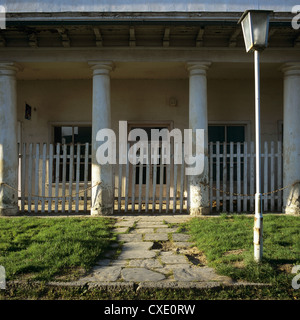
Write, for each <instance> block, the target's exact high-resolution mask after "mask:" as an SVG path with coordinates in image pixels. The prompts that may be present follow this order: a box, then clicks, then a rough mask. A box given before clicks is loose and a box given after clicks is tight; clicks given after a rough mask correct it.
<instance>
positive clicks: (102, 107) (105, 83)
mask: <svg viewBox="0 0 300 320" xmlns="http://www.w3.org/2000/svg"><path fill="white" fill-rule="evenodd" d="M89 64H90V65H91V68H92V69H93V121H92V186H94V185H96V184H97V183H101V184H100V185H99V186H97V187H94V188H93V189H92V208H91V214H92V215H110V214H112V213H113V172H112V165H111V164H104V165H100V164H99V163H98V162H97V160H96V152H97V149H98V147H99V146H100V144H101V142H99V141H96V135H97V132H98V131H99V130H100V129H105V128H111V110H110V71H111V70H112V68H113V64H112V63H111V62H101V61H99V62H98V61H97V62H91V63H89Z"/></svg>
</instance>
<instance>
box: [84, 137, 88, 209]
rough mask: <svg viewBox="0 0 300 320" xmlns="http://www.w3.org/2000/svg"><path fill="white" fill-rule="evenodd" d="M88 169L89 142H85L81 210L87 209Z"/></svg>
mask: <svg viewBox="0 0 300 320" xmlns="http://www.w3.org/2000/svg"><path fill="white" fill-rule="evenodd" d="M88 169H89V143H86V144H85V149H84V190H85V191H84V200H83V201H84V203H83V210H84V212H86V211H87V187H88V172H89V171H88Z"/></svg>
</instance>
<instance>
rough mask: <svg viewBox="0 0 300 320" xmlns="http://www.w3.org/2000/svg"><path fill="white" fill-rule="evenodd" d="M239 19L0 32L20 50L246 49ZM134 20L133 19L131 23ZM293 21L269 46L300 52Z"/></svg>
mask: <svg viewBox="0 0 300 320" xmlns="http://www.w3.org/2000/svg"><path fill="white" fill-rule="evenodd" d="M238 17H239V16H236V17H234V18H233V17H231V20H229V21H228V20H227V19H225V18H224V17H223V18H222V19H220V20H210V19H209V18H208V17H206V19H207V20H204V21H193V19H192V18H191V17H189V18H187V20H186V21H152V22H149V21H134V20H130V21H112V20H110V21H106V20H105V19H104V18H103V17H102V20H101V19H100V20H99V19H96V18H95V17H94V20H89V21H86V22H85V23H83V22H78V21H73V22H72V21H68V22H64V21H59V20H53V21H51V22H49V21H48V22H45V21H44V22H43V23H41V22H40V23H39V22H38V21H34V22H32V21H26V20H25V21H24V20H22V19H24V17H23V18H20V17H19V19H17V18H16V19H15V20H12V21H10V20H9V21H8V22H7V28H6V29H3V30H0V46H2V47H12V48H16V47H19V48H20V47H21V48H31V47H32V48H37V47H39V48H64V47H74V48H84V47H91V48H92V47H100V48H101V47H175V48H176V47H208V48H210V47H213V48H214V47H217V48H220V47H222V48H224V47H225V48H226V47H230V48H232V47H238V48H242V47H244V40H243V35H242V32H241V31H242V30H241V26H240V25H238V24H237V20H238ZM131 19H132V18H131ZM291 19H292V16H291V15H290V16H289V19H287V18H286V20H285V21H284V22H282V21H278V20H275V21H274V22H272V23H271V24H270V34H269V47H275V48H278V47H279V48H282V47H289V48H293V47H297V46H299V45H300V30H295V29H293V28H292V26H291Z"/></svg>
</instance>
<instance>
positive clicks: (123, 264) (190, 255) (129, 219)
mask: <svg viewBox="0 0 300 320" xmlns="http://www.w3.org/2000/svg"><path fill="white" fill-rule="evenodd" d="M189 218H190V217H189V216H184V215H180V216H171V215H168V216H162V215H160V216H145V215H144V216H142V215H141V216H126V217H119V218H118V219H117V222H116V224H115V232H117V233H118V240H119V241H120V242H122V243H123V245H122V250H121V253H120V254H119V255H117V256H116V252H115V251H112V252H109V253H108V254H107V258H106V259H104V260H100V261H99V262H98V263H97V265H96V266H95V267H94V268H93V270H92V272H91V274H89V275H88V276H87V277H85V278H83V279H81V280H82V281H87V282H89V283H95V284H96V283H102V284H103V283H104V284H105V283H108V282H109V283H115V284H122V285H124V284H126V283H138V284H139V285H141V284H142V285H144V286H152V287H153V286H154V287H178V286H181V287H182V286H183V287H195V286H201V287H203V286H206V287H212V286H219V285H221V284H227V285H228V284H232V281H231V279H230V278H228V277H225V276H220V275H218V274H216V272H215V271H214V269H212V268H209V267H208V266H207V265H206V264H205V257H204V256H203V254H202V253H201V252H199V251H198V249H197V248H196V247H195V246H194V245H193V243H192V242H190V238H189V235H187V234H184V233H179V232H178V230H177V229H178V228H177V227H176V226H175V227H174V226H169V225H168V224H170V223H173V224H174V223H175V224H178V223H181V222H184V221H187V220H188V219H189Z"/></svg>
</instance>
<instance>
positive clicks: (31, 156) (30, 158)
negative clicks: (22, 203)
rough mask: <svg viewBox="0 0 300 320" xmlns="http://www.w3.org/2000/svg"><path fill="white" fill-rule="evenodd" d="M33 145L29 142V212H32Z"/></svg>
mask: <svg viewBox="0 0 300 320" xmlns="http://www.w3.org/2000/svg"><path fill="white" fill-rule="evenodd" d="M32 149H33V145H32V143H30V144H29V156H28V200H27V201H28V212H29V213H30V212H31V194H32V161H33V155H32Z"/></svg>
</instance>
